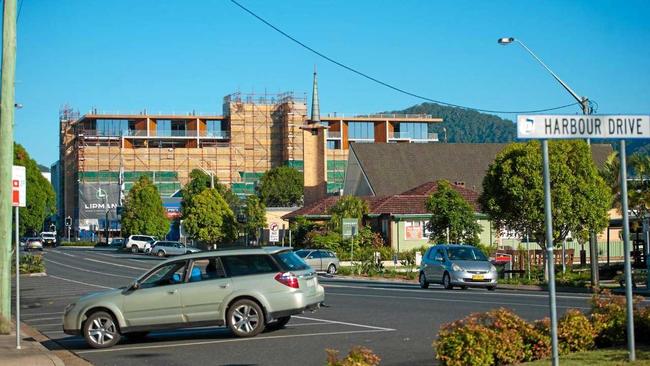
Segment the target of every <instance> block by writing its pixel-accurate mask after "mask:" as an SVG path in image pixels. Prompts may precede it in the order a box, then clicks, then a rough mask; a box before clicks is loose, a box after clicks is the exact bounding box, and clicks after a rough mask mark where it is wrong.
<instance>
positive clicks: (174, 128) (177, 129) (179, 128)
mask: <svg viewBox="0 0 650 366" xmlns="http://www.w3.org/2000/svg"><path fill="white" fill-rule="evenodd" d="M186 129H187V121H171V136H186V135H187V134H186V132H185V130H186Z"/></svg>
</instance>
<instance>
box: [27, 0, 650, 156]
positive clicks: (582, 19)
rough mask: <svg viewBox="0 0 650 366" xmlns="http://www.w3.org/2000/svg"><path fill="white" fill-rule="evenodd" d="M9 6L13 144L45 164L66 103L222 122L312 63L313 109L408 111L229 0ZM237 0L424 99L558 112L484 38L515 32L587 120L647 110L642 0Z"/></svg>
mask: <svg viewBox="0 0 650 366" xmlns="http://www.w3.org/2000/svg"><path fill="white" fill-rule="evenodd" d="M19 1H22V2H23V4H22V9H21V12H20V18H19V20H18V53H17V74H16V101H17V102H19V103H21V104H23V105H24V108H23V109H21V110H18V111H17V112H16V140H17V141H18V142H20V143H21V144H23V145H25V146H26V148H27V149H28V151H29V152H30V154H31V155H32V156H33V157H34V158H35V159H36V160H37V161H38V162H39V163H42V164H46V165H50V164H51V163H53V162H54V161H56V159H57V157H58V111H59V108H60V107H61V105H63V104H65V103H68V104H70V105H71V106H73V107H74V108H75V109H79V111H80V112H81V113H82V114H83V113H85V112H87V111H88V110H90V109H91V108H93V107H95V108H97V109H99V110H100V111H111V112H138V111H141V110H143V109H145V108H146V109H147V110H148V111H151V112H159V111H160V112H177V113H185V112H189V111H192V110H196V111H197V112H214V113H219V114H220V113H221V102H222V98H223V96H224V95H226V94H229V93H232V92H235V91H242V92H256V93H260V92H261V93H263V92H264V91H267V92H269V93H277V92H282V91H295V92H296V93H299V94H302V93H307V92H309V91H310V89H311V77H312V70H313V67H314V64H317V65H318V71H319V91H320V102H321V113H327V112H339V113H370V112H378V111H384V110H394V109H402V108H406V107H408V106H411V105H414V104H418V103H420V102H421V101H420V100H418V99H415V98H413V97H409V96H405V95H402V94H398V93H396V92H394V91H392V90H389V89H386V88H384V87H382V86H379V85H377V84H374V83H372V82H370V81H368V80H365V79H363V78H361V77H358V76H356V75H354V74H351V73H350V72H349V71H346V70H344V69H341V68H339V67H338V66H335V65H333V64H330V63H328V62H327V61H325V60H322V59H320V58H319V57H317V56H316V55H314V54H311V53H309V52H308V51H306V50H304V49H302V48H300V47H299V46H297V45H296V44H294V43H291V42H290V41H288V40H287V39H285V38H283V37H282V36H281V35H279V34H277V33H275V32H274V31H272V30H271V29H270V28H268V27H266V26H265V25H263V24H262V23H260V22H259V21H257V20H256V19H254V18H252V17H251V16H250V15H248V14H246V13H244V12H243V11H242V10H241V9H239V8H237V7H236V6H235V5H233V4H232V3H230V2H229V1H226V0H222V1H207V0H206V1H199V0H195V1H162V0H158V1H156V0H138V1H122V0H111V1H96V0H78V1H67V0H60V1H46V0H19ZM239 1H240V2H241V3H242V4H243V5H245V6H247V7H249V8H250V9H252V10H253V11H255V12H257V13H258V14H259V15H260V16H262V17H264V18H266V19H267V20H268V21H270V22H272V23H274V24H275V25H277V26H279V27H280V28H282V29H283V30H285V31H286V32H288V33H290V34H292V35H293V36H295V37H296V38H298V39H300V40H301V41H303V42H305V43H307V44H308V45H310V46H312V47H314V48H315V49H317V50H319V51H321V52H323V53H325V54H327V55H329V56H331V57H333V58H335V59H337V60H339V61H341V62H343V63H346V64H349V65H351V66H353V67H355V68H358V69H359V70H361V71H363V72H365V73H368V74H370V75H372V76H375V77H377V78H379V79H382V80H385V81H387V82H390V83H393V84H395V85H398V86H400V87H402V88H404V89H408V90H410V91H413V92H416V93H419V94H422V95H426V96H428V97H431V98H433V99H439V100H443V101H447V102H451V103H456V104H462V105H468V106H472V107H478V108H485V109H499V110H521V109H537V108H544V107H554V106H558V105H564V104H568V103H571V102H572V101H573V100H572V98H571V97H570V96H569V94H568V93H566V92H565V91H564V90H563V89H562V88H561V87H560V86H559V85H558V84H557V83H556V82H555V81H554V80H553V79H552V78H551V77H550V76H549V75H548V74H547V73H546V72H545V71H544V70H543V69H542V68H541V67H540V66H539V65H538V64H537V63H536V62H535V61H534V60H533V59H532V58H531V57H530V55H528V54H527V53H526V52H525V51H524V50H523V49H522V48H521V47H516V46H508V47H503V46H499V45H498V44H497V43H496V40H497V38H499V37H502V36H514V37H517V38H519V39H521V40H523V41H524V42H525V43H526V44H527V45H528V46H529V47H530V48H531V49H533V50H534V51H535V52H536V53H537V54H538V55H539V56H540V57H541V58H542V59H543V60H544V61H545V62H546V63H547V64H548V65H549V66H550V67H551V68H552V69H554V70H555V72H556V73H558V74H559V75H560V77H562V78H563V79H564V80H565V81H566V82H567V83H568V84H569V85H571V86H572V88H573V89H574V90H575V91H576V92H577V93H579V94H581V95H586V96H588V97H590V98H591V99H592V100H595V101H596V102H597V103H598V105H599V109H598V113H640V114H648V113H650V89H649V88H648V85H650V26H648V23H647V19H648V18H649V15H650V2H647V1H593V0H591V1H543V2H542V1H514V0H513V1H446V2H442V1H412V0H400V1H388V0H379V1H377V0H374V1H371V0H359V1H349V0H348V1H345V0H332V1H262V0H239ZM562 112H563V113H577V112H579V110H578V108H577V107H574V108H568V109H565V110H563V111H562ZM505 117H508V116H505ZM510 118H514V116H510Z"/></svg>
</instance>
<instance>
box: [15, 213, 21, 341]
mask: <svg viewBox="0 0 650 366" xmlns="http://www.w3.org/2000/svg"><path fill="white" fill-rule="evenodd" d="M19 210H20V207H16V209H15V212H16V234H15V236H16V249H15V251H16V349H20V235H19V231H18V228H19V227H20V225H19V219H20V215H19Z"/></svg>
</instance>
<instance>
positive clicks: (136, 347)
mask: <svg viewBox="0 0 650 366" xmlns="http://www.w3.org/2000/svg"><path fill="white" fill-rule="evenodd" d="M389 331H393V330H387V328H386V330H382V329H364V330H350V331H342V332H321V333H307V334H286V335H278V336H266V337H259V336H258V337H251V338H233V339H221V340H215V341H203V342H185V343H172V344H159V345H153V346H135V347H120V348H105V349H94V350H88V351H75V350H71V351H72V352H75V353H77V354H80V355H82V354H88V353H102V352H120V351H133V350H143V349H157V348H176V347H185V346H202V345H206V344H218V343H234V342H249V341H262V340H265V339H284V338H300V337H318V336H327V335H338V334H357V333H379V332H389Z"/></svg>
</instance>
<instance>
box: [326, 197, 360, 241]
mask: <svg viewBox="0 0 650 366" xmlns="http://www.w3.org/2000/svg"><path fill="white" fill-rule="evenodd" d="M369 211H370V210H369V208H368V203H367V202H366V201H364V200H362V199H361V198H358V197H355V196H343V197H341V198H340V199H339V200H338V201H337V202H336V204H335V205H334V206H332V207H330V208H329V209H328V210H327V213H328V214H330V215H331V218H330V222H329V224H328V226H329V227H330V229H331V230H333V231H336V232H338V233H340V232H341V223H342V220H343V219H344V218H350V219H354V218H356V219H358V220H359V222H361V219H362V218H363V216H364V215H365V214H367V213H368V212H369Z"/></svg>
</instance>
